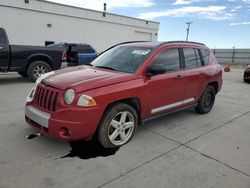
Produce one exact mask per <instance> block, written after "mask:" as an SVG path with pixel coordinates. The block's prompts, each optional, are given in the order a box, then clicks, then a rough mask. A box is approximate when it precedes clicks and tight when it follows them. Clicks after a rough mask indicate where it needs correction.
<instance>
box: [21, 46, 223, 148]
mask: <svg viewBox="0 0 250 188" xmlns="http://www.w3.org/2000/svg"><path fill="white" fill-rule="evenodd" d="M221 85H222V71H221V66H220V65H219V64H218V63H217V61H216V59H215V57H214V55H213V53H212V52H211V50H210V49H209V48H208V47H206V46H205V45H204V44H200V43H195V42H182V41H174V42H164V43H160V42H128V43H123V44H119V45H116V46H114V47H113V48H111V49H109V50H107V51H105V52H104V53H102V54H101V55H100V56H98V57H97V58H96V59H95V60H94V61H93V62H92V63H91V65H88V66H78V67H72V68H67V69H63V70H59V71H55V72H50V73H47V74H45V75H43V76H42V77H40V78H39V79H38V80H37V82H36V84H35V86H34V88H33V89H32V90H31V92H30V94H29V95H28V97H27V103H26V109H25V117H26V121H27V122H28V123H29V124H30V125H31V126H33V127H34V128H36V129H37V130H38V131H39V132H41V133H43V134H45V135H49V136H52V137H56V138H59V139H63V140H68V141H74V140H81V139H83V140H90V139H92V138H93V136H94V135H96V136H97V138H98V140H99V142H100V143H101V144H102V145H103V146H104V147H106V148H111V147H119V146H121V145H124V144H126V143H127V142H128V141H129V140H130V139H131V138H132V136H133V134H134V132H135V130H136V127H137V125H138V124H141V123H143V121H145V120H147V119H149V118H152V117H155V116H159V115H161V114H163V113H168V112H172V111H176V110H180V109H184V108H189V107H194V108H195V110H196V111H197V112H198V113H201V114H205V113H208V112H209V111H210V110H211V109H212V107H213V105H214V102H215V96H216V94H217V93H218V92H219V91H220V89H221Z"/></svg>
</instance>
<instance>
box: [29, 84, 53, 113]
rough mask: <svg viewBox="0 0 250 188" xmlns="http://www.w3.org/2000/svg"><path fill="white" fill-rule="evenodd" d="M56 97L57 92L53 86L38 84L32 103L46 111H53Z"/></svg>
mask: <svg viewBox="0 0 250 188" xmlns="http://www.w3.org/2000/svg"><path fill="white" fill-rule="evenodd" d="M57 99H58V92H57V91H55V90H54V89H53V88H50V87H46V86H44V85H41V84H40V85H38V86H37V89H36V93H35V96H34V103H35V105H37V106H38V107H39V108H41V109H43V110H45V111H48V112H55V111H56V104H57Z"/></svg>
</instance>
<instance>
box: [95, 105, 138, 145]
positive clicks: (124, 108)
mask: <svg viewBox="0 0 250 188" xmlns="http://www.w3.org/2000/svg"><path fill="white" fill-rule="evenodd" d="M111 122H112V123H111ZM137 125H138V115H137V112H136V111H135V109H134V108H132V107H131V106H129V105H127V104H124V103H117V104H114V105H112V106H111V107H109V108H108V110H107V111H106V113H105V114H104V116H103V118H102V120H101V122H100V124H99V128H98V134H97V136H98V140H99V142H100V143H101V145H102V146H103V147H105V148H116V147H120V146H122V145H124V144H127V143H128V142H129V141H130V140H131V138H132V137H133V135H134V133H135V130H136V128H137Z"/></svg>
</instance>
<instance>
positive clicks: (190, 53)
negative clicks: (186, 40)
mask: <svg viewBox="0 0 250 188" xmlns="http://www.w3.org/2000/svg"><path fill="white" fill-rule="evenodd" d="M183 53H184V57H185V67H186V68H187V69H192V68H196V67H197V61H196V54H195V51H194V49H193V48H183Z"/></svg>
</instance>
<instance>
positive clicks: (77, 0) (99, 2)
mask: <svg viewBox="0 0 250 188" xmlns="http://www.w3.org/2000/svg"><path fill="white" fill-rule="evenodd" d="M48 1H52V2H56V3H61V4H66V5H72V6H77V7H83V8H88V9H94V10H100V11H102V10H103V3H107V9H113V8H117V7H130V8H138V7H139V8H140V7H151V6H154V5H155V3H154V0H84V1H83V0H74V1H72V0H48Z"/></svg>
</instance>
